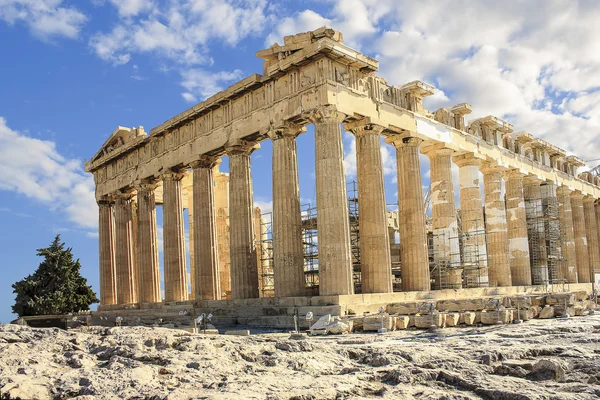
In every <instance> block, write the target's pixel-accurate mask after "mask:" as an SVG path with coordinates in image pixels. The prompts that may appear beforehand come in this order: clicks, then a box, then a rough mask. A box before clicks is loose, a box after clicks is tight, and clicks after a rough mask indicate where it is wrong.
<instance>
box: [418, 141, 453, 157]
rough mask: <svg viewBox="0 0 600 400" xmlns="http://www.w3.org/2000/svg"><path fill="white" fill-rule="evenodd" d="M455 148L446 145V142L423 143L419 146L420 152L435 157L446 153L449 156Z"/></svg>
mask: <svg viewBox="0 0 600 400" xmlns="http://www.w3.org/2000/svg"><path fill="white" fill-rule="evenodd" d="M455 151H456V150H455V149H453V148H451V147H448V145H447V144H446V143H435V144H432V145H427V143H426V144H425V145H423V147H422V148H421V154H424V155H426V156H427V157H429V158H432V157H435V156H437V155H446V156H451V155H453V154H454V152H455Z"/></svg>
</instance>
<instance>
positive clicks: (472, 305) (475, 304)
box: [436, 298, 487, 312]
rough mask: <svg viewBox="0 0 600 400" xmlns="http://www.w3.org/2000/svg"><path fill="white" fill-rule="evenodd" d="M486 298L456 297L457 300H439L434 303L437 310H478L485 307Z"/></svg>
mask: <svg viewBox="0 0 600 400" xmlns="http://www.w3.org/2000/svg"><path fill="white" fill-rule="evenodd" d="M486 304H487V299H484V298H476V299H458V300H440V301H438V302H437V303H436V308H437V309H438V310H439V311H451V312H462V311H479V310H483V309H484V308H485V305H486Z"/></svg>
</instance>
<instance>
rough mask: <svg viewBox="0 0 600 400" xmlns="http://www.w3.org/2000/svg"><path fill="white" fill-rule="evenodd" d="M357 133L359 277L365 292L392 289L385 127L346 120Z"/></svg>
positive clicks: (355, 134)
mask: <svg viewBox="0 0 600 400" xmlns="http://www.w3.org/2000/svg"><path fill="white" fill-rule="evenodd" d="M346 129H347V130H349V131H351V132H352V133H354V136H356V170H357V174H356V175H357V180H358V215H359V218H358V223H359V232H360V241H359V244H360V278H361V291H362V293H390V292H391V291H392V260H391V255H390V246H389V240H390V239H389V236H388V228H387V216H386V207H385V186H384V184H383V162H382V160H381V138H380V135H381V133H382V132H383V127H382V126H378V125H373V124H370V123H365V122H363V121H359V122H358V123H354V124H347V125H346Z"/></svg>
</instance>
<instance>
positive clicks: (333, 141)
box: [311, 106, 354, 296]
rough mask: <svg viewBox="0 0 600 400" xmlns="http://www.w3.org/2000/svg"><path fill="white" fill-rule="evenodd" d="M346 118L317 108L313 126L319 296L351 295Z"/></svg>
mask: <svg viewBox="0 0 600 400" xmlns="http://www.w3.org/2000/svg"><path fill="white" fill-rule="evenodd" d="M344 118H345V115H344V114H342V113H340V112H338V111H337V110H336V108H335V107H334V106H324V107H320V108H318V109H317V110H316V111H315V112H314V113H313V114H312V115H311V121H312V122H313V123H314V125H315V174H316V187H317V216H318V219H317V231H318V235H319V294H320V295H321V296H327V295H345V294H353V293H354V284H353V280H352V256H351V251H350V221H349V219H348V218H349V217H348V198H347V194H346V172H345V170H344V148H343V146H342V129H341V125H340V124H341V123H342V121H343V120H344Z"/></svg>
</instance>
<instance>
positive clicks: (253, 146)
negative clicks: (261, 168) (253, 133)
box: [225, 140, 260, 156]
mask: <svg viewBox="0 0 600 400" xmlns="http://www.w3.org/2000/svg"><path fill="white" fill-rule="evenodd" d="M257 149H260V144H258V143H255V142H250V141H247V140H236V141H234V142H232V143H229V144H227V145H226V146H225V152H226V153H227V155H235V154H246V155H248V156H249V155H250V154H252V153H253V152H254V151H255V150H257Z"/></svg>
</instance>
